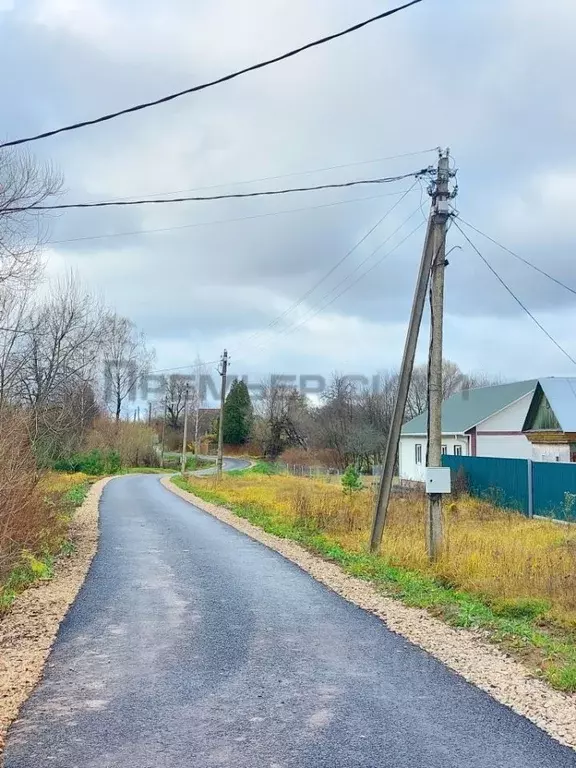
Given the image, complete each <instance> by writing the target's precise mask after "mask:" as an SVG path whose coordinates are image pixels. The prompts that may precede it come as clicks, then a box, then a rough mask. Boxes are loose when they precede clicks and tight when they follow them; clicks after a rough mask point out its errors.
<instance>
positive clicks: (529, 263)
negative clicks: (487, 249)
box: [459, 217, 576, 296]
mask: <svg viewBox="0 0 576 768" xmlns="http://www.w3.org/2000/svg"><path fill="white" fill-rule="evenodd" d="M459 219H460V221H461V222H462V224H465V225H466V226H467V227H470V229H473V230H474V232H477V233H478V234H479V235H482V237H485V238H486V240H490V242H491V243H494V245H497V246H498V247H499V248H502V250H503V251H506V253H509V254H510V255H511V256H514V258H515V259H518V261H521V262H522V263H523V264H526V266H528V267H531V268H532V269H534V270H535V271H536V272H539V273H540V274H541V275H544V277H547V278H548V279H549V280H552V282H553V283H556V284H557V285H560V286H561V287H562V288H565V289H566V290H567V291H570V293H573V294H574V295H575V296H576V290H575V289H574V288H571V287H570V286H569V285H566V283H563V282H562V280H558V278H556V277H554V276H553V275H550V274H549V273H548V272H545V271H544V270H543V269H541V268H540V267H538V266H536V264H533V263H532V262H531V261H528V259H525V258H524V257H523V256H520V254H518V253H515V252H514V251H513V250H511V249H510V248H507V247H506V246H505V245H503V244H502V243H499V242H498V240H495V239H494V238H493V237H490V235H487V234H486V232H482V230H480V229H477V228H476V227H475V226H474V225H473V224H470V222H468V221H465V220H464V219H463V218H462V217H459Z"/></svg>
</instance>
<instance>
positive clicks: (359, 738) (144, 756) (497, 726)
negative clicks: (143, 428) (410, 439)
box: [6, 475, 575, 768]
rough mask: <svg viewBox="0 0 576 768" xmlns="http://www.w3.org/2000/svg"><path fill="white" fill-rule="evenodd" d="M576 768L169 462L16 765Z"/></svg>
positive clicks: (27, 716) (113, 497)
mask: <svg viewBox="0 0 576 768" xmlns="http://www.w3.org/2000/svg"><path fill="white" fill-rule="evenodd" d="M37 765H52V766H54V767H55V768H72V766H76V765H78V766H80V765H81V766H83V768H84V767H86V768H96V766H98V768H101V767H102V766H110V767H112V766H113V767H114V768H117V767H118V768H119V767H120V766H121V767H122V768H143V767H145V766H150V767H152V766H154V767H155V766H160V765H162V766H164V765H166V766H170V768H185V767H186V768H189V766H190V765H194V766H195V768H205V767H206V768H208V767H212V766H226V765H230V766H234V768H237V767H238V768H259V767H260V766H263V767H264V768H272V767H273V766H274V767H275V768H292V767H294V768H295V767H296V766H298V768H312V766H314V768H317V767H318V766H319V767H320V768H324V767H325V768H340V767H342V768H344V767H346V768H350V767H352V768H374V766H385V765H389V766H391V768H392V766H393V768H421V767H422V766H426V768H462V766H466V767H467V768H502V766H506V767H507V768H552V767H553V768H568V766H570V768H573V767H574V765H575V762H574V752H573V751H572V750H571V749H569V748H567V747H563V746H561V745H560V744H559V743H558V742H556V741H554V740H553V739H551V738H550V737H549V736H548V735H546V734H545V733H544V732H543V731H541V730H540V729H539V728H537V727H536V726H534V725H533V724H532V723H530V722H529V721H528V720H527V719H525V718H523V717H520V716H518V715H516V714H515V713H513V712H512V711H511V710H510V709H508V708H507V707H504V706H502V705H500V704H498V703H497V702H496V701H494V699H492V698H491V697H490V696H488V695H487V694H486V693H484V692H483V691H481V690H479V689H478V688H475V687H474V686H472V685H470V684H469V683H467V682H466V681H465V680H464V679H463V678H462V677H460V676H458V675H456V674H455V673H454V672H452V671H450V670H449V669H448V668H447V667H445V666H444V665H443V664H441V663H440V662H438V661H437V660H435V659H434V658H432V657H431V656H430V655H428V654H427V653H426V652H424V651H423V650H421V649H420V648H418V647H416V646H414V645H412V644H410V643H409V642H407V641H406V640H405V639H404V638H402V637H400V636H399V635H397V634H394V633H393V632H391V631H389V630H388V629H387V628H386V626H385V625H384V623H383V622H382V621H380V619H378V618H377V617H375V616H373V615H371V614H370V613H368V612H366V611H363V610H361V609H360V608H358V607H356V606H355V605H353V604H351V603H350V602H347V601H345V600H343V599H342V598H341V597H339V596H338V595H337V594H335V593H334V592H332V591H330V590H328V589H326V588H325V587H324V586H323V585H322V584H320V583H318V582H317V581H315V580H314V579H312V578H310V576H309V575H308V574H306V573H304V572H303V570H302V569H301V568H299V567H297V566H295V565H294V564H293V563H291V562H289V561H288V560H286V559H285V558H283V557H281V556H280V555H279V554H277V553H276V552H274V551H272V550H271V549H268V548H266V547H264V546H262V545H261V544H260V543H258V542H256V541H254V540H252V539H251V538H249V537H247V536H245V535H243V534H242V533H240V532H238V531H236V530H234V529H233V528H231V527H230V526H228V525H224V524H223V523H222V522H220V521H219V520H217V519H215V518H214V517H212V516H210V515H208V514H206V513H205V512H202V511H200V510H199V509H197V508H196V507H194V506H193V505H191V504H189V503H188V502H187V501H184V500H183V499H181V498H178V497H177V496H176V495H174V494H171V493H169V492H168V491H167V490H166V489H165V488H164V487H163V486H162V484H161V482H160V480H159V479H158V478H157V477H154V476H150V475H146V476H144V475H142V476H138V475H135V476H125V477H119V478H116V479H114V480H112V481H111V482H110V483H109V484H108V485H107V487H106V489H105V491H104V494H103V496H102V501H101V539H100V546H99V551H98V554H97V556H96V558H95V559H94V561H93V564H92V567H91V569H90V572H89V575H88V577H87V579H86V582H85V584H84V586H83V588H82V590H81V593H80V595H79V598H78V600H77V601H76V603H75V605H74V606H73V607H72V609H71V610H70V612H69V614H68V616H67V618H66V620H65V621H64V623H63V625H62V627H61V630H60V633H59V636H58V639H57V642H56V644H55V646H54V648H53V651H52V654H51V656H50V659H49V663H48V665H47V667H46V672H45V676H44V680H43V681H42V683H41V684H40V686H39V687H38V688H37V690H36V692H35V693H34V694H33V696H32V697H31V699H30V700H29V701H28V702H27V704H26V705H25V706H24V708H23V710H22V713H21V717H20V719H19V720H18V721H17V722H16V723H15V724H14V725H13V727H12V728H11V731H10V734H9V739H8V744H7V750H6V766H7V768H32V766H34V767H35V766H37Z"/></svg>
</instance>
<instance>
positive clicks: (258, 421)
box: [253, 376, 309, 459]
mask: <svg viewBox="0 0 576 768" xmlns="http://www.w3.org/2000/svg"><path fill="white" fill-rule="evenodd" d="M254 410H255V419H254V424H253V436H254V439H255V440H256V441H257V442H259V443H260V444H261V445H262V447H263V450H264V453H265V455H266V456H269V457H270V458H273V459H275V458H277V457H278V456H279V455H280V454H281V453H282V451H284V450H285V449H286V448H288V447H290V446H295V445H297V446H302V447H304V446H305V444H306V434H307V431H308V419H309V416H308V403H307V401H306V398H305V396H304V395H302V394H301V393H300V392H299V391H298V390H297V389H296V388H295V387H293V386H289V385H287V384H284V383H281V382H278V381H275V377H274V376H273V377H272V379H271V380H270V381H268V382H263V383H262V385H261V395H260V397H259V399H258V401H257V403H255V408H254Z"/></svg>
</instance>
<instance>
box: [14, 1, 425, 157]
mask: <svg viewBox="0 0 576 768" xmlns="http://www.w3.org/2000/svg"><path fill="white" fill-rule="evenodd" d="M420 2H422V0H411V2H409V3H405V4H404V5H400V6H398V7H397V8H392V9H391V10H389V11H385V12H384V13H380V14H378V15H377V16H373V17H372V18H370V19H366V20H365V21H362V22H360V23H358V24H354V25H353V26H352V27H348V28H347V29H344V30H342V31H341V32H336V33H335V34H332V35H327V36H326V37H322V38H320V39H319V40H314V41H313V42H311V43H307V44H306V45H302V46H300V47H299V48H294V49H293V50H291V51H288V52H287V53H283V54H281V55H280V56H275V57H274V58H272V59H267V60H265V61H261V62H259V63H258V64H252V65H251V66H249V67H244V69H240V70H237V71H236V72H232V73H230V74H228V75H224V76H223V77H219V78H217V79H216V80H211V81H210V82H207V83H203V84H201V85H195V86H193V87H192V88H186V89H185V90H183V91H178V92H176V93H172V94H170V95H168V96H163V97H162V98H160V99H155V100H154V101H147V102H143V103H142V104H136V105H135V106H132V107H127V108H126V109H121V110H119V111H118V112H110V113H109V114H106V115H102V116H101V117H97V118H94V119H92V120H84V121H82V122H80V123H73V124H72V125H67V126H65V127H63V128H57V129H55V130H52V131H46V132H44V133H39V134H37V135H36V136H28V137H26V138H22V139H13V140H12V141H6V142H4V143H3V144H0V148H3V147H15V146H17V145H19V144H26V143H28V142H31V141H38V140H40V139H47V138H49V137H50V136H55V135H56V134H59V133H64V132H65V131H75V130H77V129H78V128H85V127H87V126H89V125H96V124H98V123H104V122H107V121H108V120H113V119H115V118H117V117H120V116H121V115H128V114H130V113H132V112H139V111H140V110H142V109H148V108H149V107H155V106H158V105H159V104H166V103H167V102H169V101H173V100H174V99H178V98H180V97H181V96H186V95H188V94H191V93H197V92H198V91H204V90H206V89H207V88H211V87H213V86H215V85H220V84H221V83H225V82H228V81H229V80H234V79H235V78H237V77H240V76H241V75H245V74H247V73H248V72H254V71H256V70H258V69H263V68H264V67H268V66H270V65H271V64H277V63H278V62H280V61H284V60H285V59H290V58H292V57H293V56H297V55H298V54H300V53H303V52H304V51H307V50H310V49H311V48H316V47H318V46H320V45H324V44H325V43H329V42H331V41H332V40H336V39H337V38H339V37H344V36H345V35H349V34H350V33H352V32H356V31H358V30H360V29H362V28H363V27H367V26H368V25H369V24H373V23H374V22H376V21H380V20H381V19H385V18H387V17H388V16H393V15H394V14H395V13H399V12H400V11H403V10H405V9H406V8H410V7H411V6H412V5H417V4H418V3H420Z"/></svg>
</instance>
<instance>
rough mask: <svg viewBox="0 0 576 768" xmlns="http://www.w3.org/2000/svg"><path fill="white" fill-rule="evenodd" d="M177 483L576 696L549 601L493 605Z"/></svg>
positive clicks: (572, 662)
mask: <svg viewBox="0 0 576 768" xmlns="http://www.w3.org/2000/svg"><path fill="white" fill-rule="evenodd" d="M243 471H244V472H247V471H248V472H249V471H252V470H243ZM228 474H232V473H228ZM172 482H173V483H174V484H175V485H176V486H178V488H181V489H183V490H185V491H189V492H191V493H193V494H195V495H196V496H198V497H199V498H201V499H203V500H204V501H208V502H212V503H213V504H218V505H220V506H223V507H226V508H227V509H229V510H230V511H231V512H233V513H234V514H236V515H237V516H238V517H241V518H244V519H246V520H248V521H249V522H251V523H253V524H254V525H257V526H258V527H259V528H262V529H263V530H264V531H266V532H267V533H272V534H274V535H276V536H279V537H281V538H284V539H291V540H293V541H297V542H298V543H300V544H302V545H303V546H305V547H306V548H307V549H309V550H311V551H313V552H315V553H316V554H319V555H321V556H322V557H324V558H325V559H327V560H330V561H332V562H335V563H338V564H339V565H340V566H341V567H342V569H343V570H344V571H345V572H346V573H349V574H350V575H352V576H355V577H357V578H360V579H364V580H366V581H370V582H372V583H374V584H375V585H376V586H377V588H378V589H379V590H380V591H382V592H383V593H384V594H386V595H387V596H389V597H394V598H396V599H399V600H401V601H402V602H403V603H404V604H406V605H408V606H411V607H415V608H424V609H426V610H428V611H430V612H431V613H432V614H433V615H434V616H437V617H438V618H441V619H442V620H443V621H445V622H446V623H447V624H449V625H450V626H453V627H460V628H465V629H478V630H482V631H483V633H484V634H485V636H486V637H487V638H488V639H490V640H491V641H492V642H494V643H497V644H498V645H500V646H501V647H503V648H504V649H505V650H506V651H508V652H512V653H514V654H515V655H516V656H518V657H520V658H521V659H522V660H523V661H524V662H525V663H527V664H528V665H529V666H530V667H531V668H532V669H533V670H534V672H535V673H536V674H537V675H538V676H540V677H542V678H543V679H545V680H547V681H548V682H549V683H550V684H551V685H552V686H553V687H555V688H557V689H559V690H562V691H566V692H576V632H575V631H572V630H569V629H563V628H559V627H557V626H546V625H545V622H544V616H545V615H546V613H547V612H548V610H549V609H550V605H549V604H548V603H547V602H546V601H543V600H531V599H526V598H525V599H517V600H503V601H499V602H497V603H493V604H492V603H490V601H488V600H485V599H483V598H482V596H480V595H477V594H474V593H471V592H467V591H464V590H461V589H458V588H456V587H453V586H451V585H449V584H445V583H441V582H440V581H439V580H436V579H433V578H430V577H429V576H425V575H423V574H421V573H418V572H416V571H410V570H408V569H406V568H400V567H397V566H394V565H392V564H390V563H389V562H387V561H386V560H385V559H384V558H383V557H380V556H376V555H371V554H368V553H359V552H350V551H347V550H345V549H344V548H343V547H342V546H341V545H340V544H338V543H337V542H336V541H334V540H331V539H330V537H329V536H327V535H326V534H325V533H323V532H321V531H319V530H315V529H313V528H310V527H306V526H304V525H300V524H298V523H297V522H290V521H287V520H284V519H282V518H281V516H279V515H278V514H277V513H275V512H273V511H272V510H269V509H265V508H263V507H258V506H255V505H248V504H235V503H230V502H229V501H228V499H227V498H226V495H225V493H222V492H219V491H218V490H212V489H210V488H207V487H205V486H204V485H202V484H200V483H198V482H195V480H194V478H186V479H185V478H183V477H181V476H175V477H173V478H172Z"/></svg>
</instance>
